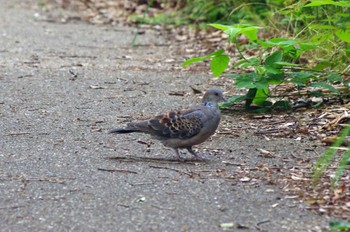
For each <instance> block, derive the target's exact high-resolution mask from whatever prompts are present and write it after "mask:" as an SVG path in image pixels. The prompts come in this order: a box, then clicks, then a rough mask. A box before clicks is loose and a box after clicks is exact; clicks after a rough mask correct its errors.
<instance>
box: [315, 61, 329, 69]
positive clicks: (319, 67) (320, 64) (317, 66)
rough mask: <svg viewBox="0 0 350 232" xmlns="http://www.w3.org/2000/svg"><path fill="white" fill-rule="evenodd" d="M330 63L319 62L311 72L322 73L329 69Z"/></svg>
mask: <svg viewBox="0 0 350 232" xmlns="http://www.w3.org/2000/svg"><path fill="white" fill-rule="evenodd" d="M331 66H332V63H331V62H329V61H328V60H325V61H321V62H320V63H318V64H317V65H316V66H315V67H314V68H313V69H312V70H313V71H323V70H324V69H325V68H328V67H331Z"/></svg>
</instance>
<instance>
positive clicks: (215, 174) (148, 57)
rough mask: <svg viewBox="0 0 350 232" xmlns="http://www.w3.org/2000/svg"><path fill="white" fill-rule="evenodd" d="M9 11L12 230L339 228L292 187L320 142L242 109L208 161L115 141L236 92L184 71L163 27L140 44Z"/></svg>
mask: <svg viewBox="0 0 350 232" xmlns="http://www.w3.org/2000/svg"><path fill="white" fill-rule="evenodd" d="M0 3H1V7H0V25H1V28H2V33H1V36H0V44H1V45H2V46H1V48H0V53H1V56H0V70H1V73H0V82H1V85H0V118H1V120H0V146H1V150H0V185H1V188H0V196H1V197H0V224H1V225H2V226H1V230H2V231H49V230H53V231H72V230H74V231H222V230H224V229H227V230H231V231H327V230H328V229H327V228H328V222H329V221H330V220H331V219H330V218H329V217H328V216H325V215H322V214H321V213H322V212H321V213H320V212H319V213H315V212H314V211H310V210H308V208H310V206H309V205H307V204H306V203H304V202H303V201H302V200H301V199H300V197H299V196H298V195H295V190H290V192H289V184H288V182H284V181H283V180H285V179H286V178H287V179H290V180H293V179H295V178H297V177H298V176H295V175H294V173H295V170H301V169H304V168H306V167H310V165H311V164H312V163H313V162H314V160H315V159H317V157H318V154H320V153H322V152H323V151H324V148H323V147H322V146H321V144H320V142H318V141H313V140H310V139H309V138H308V137H306V136H305V137H303V136H302V137H298V139H294V138H287V137H283V138H281V137H269V136H266V135H259V133H257V132H258V131H259V128H256V127H254V126H252V125H253V124H250V125H247V122H246V121H245V122H243V121H242V117H245V116H246V115H244V114H242V113H237V114H225V113H224V114H223V117H222V123H221V125H220V128H219V130H218V133H216V135H215V136H213V137H212V139H210V140H209V141H207V142H205V143H203V144H201V145H199V146H197V147H196V149H197V152H198V153H200V154H201V156H203V157H205V158H207V161H205V162H197V161H193V160H190V159H189V160H188V161H186V162H181V161H178V160H176V156H175V153H174V152H173V151H172V150H171V149H168V148H165V147H163V146H162V145H161V144H160V143H159V142H158V141H154V140H152V139H151V138H149V137H148V136H146V135H139V134H138V135H118V136H117V135H111V134H108V133H106V132H107V131H108V130H109V129H111V128H114V127H121V126H123V125H125V124H126V123H127V122H129V121H132V120H139V119H144V118H147V117H149V116H153V115H156V114H158V113H160V112H163V111H166V110H170V109H177V108H182V107H187V106H188V105H191V104H194V103H195V102H198V101H199V99H200V97H201V94H194V91H193V89H192V88H195V89H198V90H201V91H205V89H207V88H208V87H211V86H219V87H221V88H223V89H224V91H225V94H226V95H230V94H231V95H232V94H233V93H232V92H231V91H232V88H230V87H227V85H225V84H223V83H222V81H221V80H220V79H212V78H211V76H210V75H209V74H208V73H204V72H199V71H196V72H190V71H184V70H181V68H180V64H181V62H182V61H183V58H182V57H180V56H177V55H176V54H175V53H172V52H170V50H169V46H170V41H167V40H166V39H165V38H164V37H162V36H161V35H160V34H159V33H158V32H156V31H151V30H145V31H144V32H145V33H143V34H140V35H138V37H137V43H138V45H139V46H137V47H133V46H132V45H131V44H132V43H131V42H132V40H133V38H134V33H135V29H134V28H131V27H121V26H108V25H104V26H96V25H89V24H87V23H84V22H81V21H76V22H74V21H69V22H59V21H57V20H51V18H50V17H47V15H45V14H43V12H42V11H40V9H39V8H38V7H37V2H36V1H34V0H28V1H25V2H23V1H20V0H13V1H6V0H0ZM55 13H57V14H60V10H59V9H57V10H56V11H53V14H55ZM278 118H279V116H276V119H278ZM277 121H278V120H277ZM276 123H278V122H276ZM247 128H249V129H247ZM183 156H184V157H186V156H187V158H190V155H189V154H185V153H184V154H183ZM299 181H300V179H299ZM307 183H308V184H309V182H307ZM231 223H232V224H231Z"/></svg>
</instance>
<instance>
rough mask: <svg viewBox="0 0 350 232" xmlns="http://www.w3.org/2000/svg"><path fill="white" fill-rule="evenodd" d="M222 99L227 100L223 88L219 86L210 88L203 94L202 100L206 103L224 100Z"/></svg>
mask: <svg viewBox="0 0 350 232" xmlns="http://www.w3.org/2000/svg"><path fill="white" fill-rule="evenodd" d="M222 101H224V102H225V101H226V99H225V97H224V94H223V93H222V91H221V89H219V88H212V89H209V90H208V91H207V92H206V93H205V94H204V96H203V99H202V102H203V103H206V102H215V103H218V102H222Z"/></svg>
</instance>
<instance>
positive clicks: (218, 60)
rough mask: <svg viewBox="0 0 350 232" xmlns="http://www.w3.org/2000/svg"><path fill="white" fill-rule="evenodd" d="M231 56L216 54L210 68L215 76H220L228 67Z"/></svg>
mask: <svg viewBox="0 0 350 232" xmlns="http://www.w3.org/2000/svg"><path fill="white" fill-rule="evenodd" d="M229 62H230V58H229V57H228V56H227V55H219V56H215V57H214V58H213V59H212V60H211V62H210V69H211V71H212V72H213V74H214V76H215V77H218V76H220V75H221V74H222V73H223V72H224V71H225V70H226V68H227V67H228V63H229Z"/></svg>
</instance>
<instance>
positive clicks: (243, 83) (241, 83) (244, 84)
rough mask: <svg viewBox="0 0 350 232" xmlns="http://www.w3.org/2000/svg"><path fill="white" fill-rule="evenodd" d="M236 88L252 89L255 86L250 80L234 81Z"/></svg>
mask: <svg viewBox="0 0 350 232" xmlns="http://www.w3.org/2000/svg"><path fill="white" fill-rule="evenodd" d="M235 85H236V86H237V87H238V88H241V89H242V88H246V89H252V88H256V85H255V84H254V83H253V82H251V81H236V84H235Z"/></svg>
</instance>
